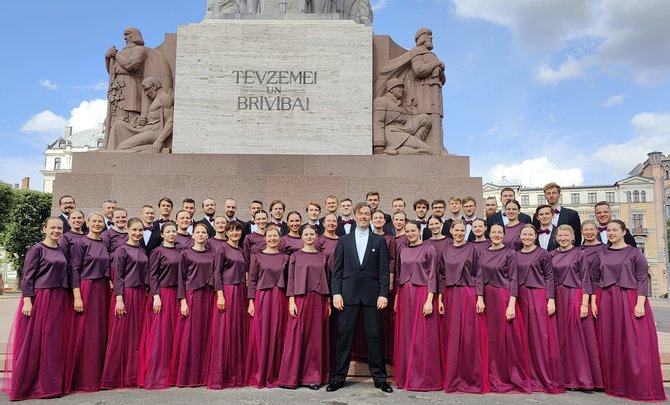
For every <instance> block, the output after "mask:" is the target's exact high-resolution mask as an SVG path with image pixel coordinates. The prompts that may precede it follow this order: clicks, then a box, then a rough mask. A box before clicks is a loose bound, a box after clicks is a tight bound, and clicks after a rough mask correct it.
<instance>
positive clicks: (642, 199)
mask: <svg viewBox="0 0 670 405" xmlns="http://www.w3.org/2000/svg"><path fill="white" fill-rule="evenodd" d="M640 202H647V193H645V192H644V191H640Z"/></svg>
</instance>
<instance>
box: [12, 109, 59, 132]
mask: <svg viewBox="0 0 670 405" xmlns="http://www.w3.org/2000/svg"><path fill="white" fill-rule="evenodd" d="M66 125H67V120H66V119H65V118H63V117H61V116H60V115H56V114H54V113H53V112H51V111H49V110H44V111H42V112H39V113H37V114H35V115H33V116H32V117H30V119H29V120H28V122H26V123H25V124H23V126H22V127H21V132H41V133H48V134H60V133H62V132H63V127H65V126H66Z"/></svg>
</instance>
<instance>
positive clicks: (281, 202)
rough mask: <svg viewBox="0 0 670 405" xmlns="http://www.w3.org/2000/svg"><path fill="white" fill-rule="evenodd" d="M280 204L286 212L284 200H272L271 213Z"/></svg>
mask: <svg viewBox="0 0 670 405" xmlns="http://www.w3.org/2000/svg"><path fill="white" fill-rule="evenodd" d="M277 204H280V205H281V209H283V210H285V209H286V204H284V202H283V201H282V200H272V202H271V203H270V211H272V208H274V206H275V205H277Z"/></svg>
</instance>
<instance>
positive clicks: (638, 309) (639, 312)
mask: <svg viewBox="0 0 670 405" xmlns="http://www.w3.org/2000/svg"><path fill="white" fill-rule="evenodd" d="M644 313H645V310H644V304H637V305H635V317H636V318H642V317H643V316H644Z"/></svg>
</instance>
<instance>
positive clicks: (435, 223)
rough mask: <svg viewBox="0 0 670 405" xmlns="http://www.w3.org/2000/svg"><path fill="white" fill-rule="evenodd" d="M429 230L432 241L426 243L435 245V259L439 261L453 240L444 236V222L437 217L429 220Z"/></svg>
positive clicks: (428, 240)
mask: <svg viewBox="0 0 670 405" xmlns="http://www.w3.org/2000/svg"><path fill="white" fill-rule="evenodd" d="M428 229H430V233H431V236H430V239H427V240H425V241H424V242H426V243H428V244H429V245H433V247H434V248H435V257H437V258H438V259H439V258H440V257H442V251H444V248H445V247H446V246H447V245H448V244H450V243H452V242H453V241H452V240H451V238H448V237H447V236H445V235H442V222H441V221H440V220H439V219H437V218H435V217H430V219H429V220H428Z"/></svg>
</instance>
